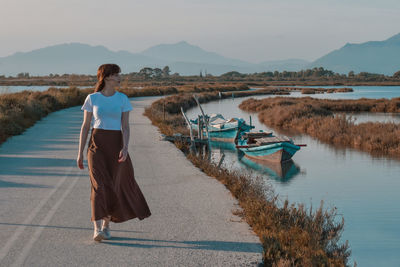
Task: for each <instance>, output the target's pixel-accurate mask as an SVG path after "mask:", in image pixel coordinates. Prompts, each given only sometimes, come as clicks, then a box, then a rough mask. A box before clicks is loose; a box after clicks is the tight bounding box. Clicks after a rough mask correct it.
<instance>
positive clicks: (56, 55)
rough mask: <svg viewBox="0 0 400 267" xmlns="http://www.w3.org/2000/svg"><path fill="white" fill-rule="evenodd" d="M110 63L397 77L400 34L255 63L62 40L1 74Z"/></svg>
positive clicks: (186, 47)
mask: <svg viewBox="0 0 400 267" xmlns="http://www.w3.org/2000/svg"><path fill="white" fill-rule="evenodd" d="M109 62H113V63H117V64H119V65H120V66H121V68H122V71H123V72H124V73H129V72H137V71H139V70H140V69H141V68H143V67H152V68H154V67H159V68H162V67H164V66H167V65H168V66H169V67H170V69H171V71H172V72H178V73H180V74H181V75H198V74H199V73H200V71H201V72H203V73H205V72H207V73H210V74H213V75H220V74H223V73H226V72H229V71H238V72H241V73H254V72H265V71H275V70H278V71H284V70H286V71H299V70H301V69H306V68H313V67H324V68H325V69H329V70H333V71H335V72H339V73H348V72H349V71H351V70H353V71H354V72H356V73H358V72H362V71H366V72H372V73H383V74H386V75H392V74H393V73H394V72H396V71H398V70H400V34H397V35H395V36H393V37H391V38H389V39H387V40H385V41H374V42H366V43H362V44H346V45H345V46H344V47H342V48H340V49H338V50H335V51H332V52H331V53H329V54H327V55H325V56H323V57H321V58H319V59H317V60H316V61H314V62H312V63H310V62H307V61H305V60H302V59H287V60H277V61H264V62H261V63H258V64H254V63H250V62H246V61H242V60H238V59H232V58H227V57H224V56H221V55H219V54H217V53H214V52H209V51H206V50H203V49H202V48H200V47H198V46H195V45H191V44H189V43H187V42H185V41H182V42H178V43H175V44H160V45H156V46H153V47H150V48H148V49H146V50H144V51H143V52H141V53H131V52H128V51H117V52H115V51H111V50H109V49H107V48H106V47H104V46H91V45H87V44H81V43H70V44H60V45H54V46H49V47H45V48H41V49H37V50H33V51H30V52H24V53H22V52H18V53H15V54H13V55H10V56H7V57H0V75H13V76H14V75H16V74H18V73H21V72H29V73H30V74H32V75H48V74H50V73H53V74H56V73H57V74H64V73H75V74H95V73H96V71H97V67H98V66H99V65H101V64H103V63H109Z"/></svg>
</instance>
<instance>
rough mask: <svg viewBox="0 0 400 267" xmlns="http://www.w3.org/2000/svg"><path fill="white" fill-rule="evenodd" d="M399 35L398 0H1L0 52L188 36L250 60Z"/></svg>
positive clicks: (129, 46) (310, 53) (136, 46)
mask: <svg viewBox="0 0 400 267" xmlns="http://www.w3.org/2000/svg"><path fill="white" fill-rule="evenodd" d="M399 32H400V1H399V0H379V1H378V0H202V1H200V0H146V1H145V0H141V1H137V0H112V1H111V0H108V1H105V0H0V57H2V56H7V55H10V54H13V53H15V52H17V51H31V50H33V49H37V48H42V47H45V46H49V45H54V44H61V43H70V42H80V43H86V44H91V45H104V46H106V47H107V48H109V49H111V50H114V51H117V50H127V51H130V52H140V51H142V50H144V49H146V48H148V47H150V46H153V45H157V44H160V43H175V42H179V41H182V40H185V41H187V42H189V43H191V44H195V45H198V46H200V47H202V48H203V49H205V50H208V51H213V52H217V53H219V54H222V55H224V56H227V57H233V58H239V59H243V60H247V61H251V62H260V61H264V60H276V59H287V58H302V59H306V60H314V59H317V58H318V57H320V56H322V55H324V54H326V53H327V52H330V51H332V50H334V49H338V48H340V47H341V46H343V45H344V44H346V43H347V42H350V43H360V42H365V41H370V40H384V39H387V38H389V37H391V36H392V35H394V34H397V33H399Z"/></svg>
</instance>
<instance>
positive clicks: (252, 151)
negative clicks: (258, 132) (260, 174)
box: [237, 133, 300, 162]
mask: <svg viewBox="0 0 400 267" xmlns="http://www.w3.org/2000/svg"><path fill="white" fill-rule="evenodd" d="M268 134H269V133H268ZM247 136H249V135H247ZM244 137H246V135H244ZM237 148H239V149H240V150H241V151H242V152H243V153H244V154H245V156H246V157H248V158H251V159H256V160H264V161H270V162H285V161H288V160H290V159H291V158H292V157H293V155H294V154H295V153H296V152H297V151H298V150H299V149H300V147H299V146H297V145H295V144H294V143H293V141H292V140H291V139H289V138H287V137H277V136H272V133H271V134H270V135H269V136H265V137H259V138H252V137H248V138H242V139H240V140H238V146H237Z"/></svg>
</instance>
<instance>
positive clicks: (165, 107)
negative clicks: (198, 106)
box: [145, 93, 350, 266]
mask: <svg viewBox="0 0 400 267" xmlns="http://www.w3.org/2000/svg"><path fill="white" fill-rule="evenodd" d="M217 98H218V95H217V94H210V93H207V94H200V95H199V99H200V102H206V101H210V100H213V99H217ZM194 105H195V103H194V101H193V100H192V96H191V95H187V94H186V95H179V96H170V97H167V98H165V99H161V100H158V101H156V102H154V103H153V104H152V105H151V107H149V108H147V109H146V111H145V114H146V115H147V116H148V117H149V118H150V119H151V120H152V122H153V124H155V125H157V126H158V127H159V128H160V130H161V132H163V133H164V134H167V135H171V134H172V133H177V132H181V133H185V132H184V131H186V129H185V122H184V120H183V118H182V116H181V115H179V109H180V106H182V107H184V108H189V107H192V106H194ZM164 111H166V112H165V113H164ZM177 146H178V147H179V148H180V149H181V150H183V151H184V152H186V154H187V157H188V159H189V160H191V162H192V163H193V164H194V165H195V166H197V167H198V168H200V169H201V170H202V171H203V172H205V173H206V174H207V175H209V176H212V177H215V178H216V179H218V180H219V181H220V182H221V183H223V184H224V185H225V186H226V187H227V188H228V189H229V190H230V191H231V192H232V194H233V195H234V196H235V197H236V198H237V199H238V201H239V204H240V206H241V207H242V211H240V212H237V214H238V215H240V216H242V217H243V218H244V219H245V220H246V221H247V222H248V223H249V225H250V226H251V227H252V228H253V230H254V231H255V233H256V234H257V235H258V236H259V237H260V240H261V242H262V245H263V260H264V264H265V266H345V265H347V261H348V258H349V256H350V252H349V246H348V244H347V242H346V243H345V244H340V241H339V239H340V236H341V233H342V231H343V227H344V221H343V219H342V220H341V221H337V213H336V211H335V210H334V209H332V210H324V209H323V206H322V204H321V206H320V208H319V209H317V210H316V211H313V210H312V208H311V209H309V210H306V209H305V208H304V206H303V205H295V204H289V202H288V201H285V202H284V203H283V205H280V204H279V199H278V198H277V197H276V195H275V194H274V193H273V191H272V190H271V189H267V190H266V189H265V186H264V185H263V183H262V182H261V180H260V179H261V178H258V179H252V178H250V177H249V176H248V175H245V174H242V173H238V172H234V171H230V170H227V169H223V168H218V167H217V166H216V165H215V164H213V163H211V162H210V161H208V160H206V159H204V158H203V157H201V156H198V155H193V154H190V153H187V152H188V148H187V146H185V145H183V144H181V143H180V144H177Z"/></svg>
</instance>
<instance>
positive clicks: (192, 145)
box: [181, 107, 196, 153]
mask: <svg viewBox="0 0 400 267" xmlns="http://www.w3.org/2000/svg"><path fill="white" fill-rule="evenodd" d="M181 112H182V115H183V117H184V118H185V121H186V123H187V125H188V128H189V133H190V152H195V153H196V145H195V142H194V136H193V130H192V125H191V124H190V120H189V119H188V117H187V116H186V114H185V112H184V111H183V108H182V107H181Z"/></svg>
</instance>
